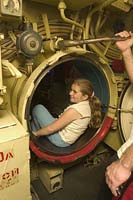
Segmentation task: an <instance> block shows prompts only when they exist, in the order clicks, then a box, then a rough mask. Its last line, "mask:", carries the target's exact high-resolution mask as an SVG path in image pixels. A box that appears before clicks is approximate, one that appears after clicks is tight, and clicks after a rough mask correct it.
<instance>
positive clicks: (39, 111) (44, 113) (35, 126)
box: [31, 104, 70, 147]
mask: <svg viewBox="0 0 133 200" xmlns="http://www.w3.org/2000/svg"><path fill="white" fill-rule="evenodd" d="M55 120H56V118H54V117H53V116H52V115H51V114H50V113H49V111H48V110H47V109H46V108H45V107H44V106H43V105H41V104H38V105H36V106H35V107H34V108H33V110H32V121H31V127H32V130H33V131H37V130H39V129H40V128H43V127H45V126H48V125H49V124H51V123H52V122H54V121H55ZM47 138H48V139H49V140H50V142H51V143H53V144H54V145H56V146H59V147H67V146H70V144H68V143H66V142H64V141H63V140H62V138H61V136H60V134H59V133H58V132H57V133H53V134H51V135H47Z"/></svg>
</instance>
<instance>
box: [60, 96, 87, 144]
mask: <svg viewBox="0 0 133 200" xmlns="http://www.w3.org/2000/svg"><path fill="white" fill-rule="evenodd" d="M69 108H74V109H75V110H76V111H77V112H79V113H80V114H81V118H80V119H76V120H74V121H72V122H71V123H70V124H68V125H67V126H66V127H65V128H63V129H62V130H61V131H59V134H60V136H61V138H62V139H63V140H64V142H66V143H69V144H73V143H74V142H75V141H76V140H77V139H78V138H79V136H81V135H82V134H83V133H84V131H85V130H86V129H87V127H88V124H89V122H90V118H91V108H90V105H89V101H88V100H87V101H82V102H80V103H76V104H73V105H70V106H68V107H67V108H66V109H65V110H67V109H69Z"/></svg>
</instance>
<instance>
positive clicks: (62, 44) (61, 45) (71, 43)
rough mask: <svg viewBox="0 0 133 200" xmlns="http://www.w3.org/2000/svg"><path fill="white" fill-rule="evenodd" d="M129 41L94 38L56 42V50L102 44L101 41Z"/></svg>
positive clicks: (115, 38)
mask: <svg viewBox="0 0 133 200" xmlns="http://www.w3.org/2000/svg"><path fill="white" fill-rule="evenodd" d="M127 39H129V37H119V36H114V37H103V38H94V39H88V40H87V39H86V40H80V41H78V40H59V41H57V48H58V49H65V48H66V47H73V46H77V45H82V44H90V43H96V42H103V41H115V42H116V41H124V40H127Z"/></svg>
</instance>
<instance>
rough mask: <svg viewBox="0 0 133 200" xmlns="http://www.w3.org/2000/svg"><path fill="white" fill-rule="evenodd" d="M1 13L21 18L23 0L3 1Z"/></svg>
mask: <svg viewBox="0 0 133 200" xmlns="http://www.w3.org/2000/svg"><path fill="white" fill-rule="evenodd" d="M1 13H2V14H4V15H13V16H21V15H22V0H1Z"/></svg>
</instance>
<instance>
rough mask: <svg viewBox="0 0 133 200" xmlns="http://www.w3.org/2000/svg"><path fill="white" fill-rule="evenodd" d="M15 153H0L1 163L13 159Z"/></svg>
mask: <svg viewBox="0 0 133 200" xmlns="http://www.w3.org/2000/svg"><path fill="white" fill-rule="evenodd" d="M13 157H14V156H13V153H12V152H7V153H4V152H0V162H3V161H6V160H8V159H10V158H13Z"/></svg>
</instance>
